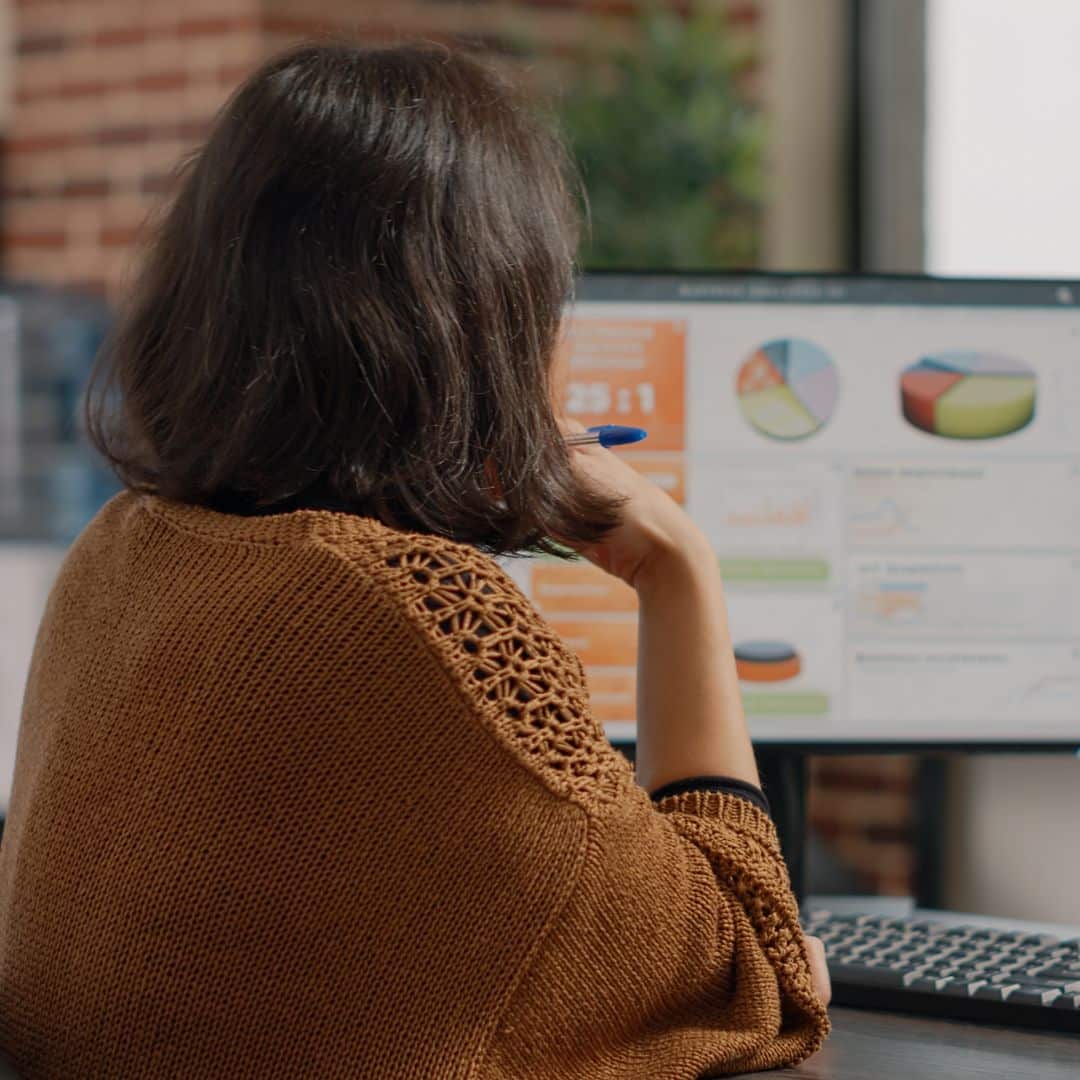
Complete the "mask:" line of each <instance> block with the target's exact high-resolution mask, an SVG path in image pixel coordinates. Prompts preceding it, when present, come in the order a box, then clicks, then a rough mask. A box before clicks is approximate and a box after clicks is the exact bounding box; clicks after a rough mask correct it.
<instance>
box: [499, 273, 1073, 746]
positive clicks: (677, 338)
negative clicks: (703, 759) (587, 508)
mask: <svg viewBox="0 0 1080 1080" xmlns="http://www.w3.org/2000/svg"><path fill="white" fill-rule="evenodd" d="M557 364H558V368H557V370H558V372H559V383H560V385H561V388H562V389H561V390H560V393H561V394H562V395H563V403H562V404H563V407H564V409H565V411H566V412H567V414H569V415H570V416H573V417H575V418H576V419H578V420H580V421H581V422H582V423H583V424H585V425H586V426H591V425H594V424H601V423H619V424H629V425H634V426H639V427H643V428H646V429H647V430H648V432H649V436H648V439H647V440H646V441H644V442H642V443H640V444H636V445H634V446H633V447H629V448H627V449H625V450H618V451H613V452H618V453H620V454H622V455H623V456H624V457H625V459H626V460H627V461H628V462H630V463H631V464H632V465H633V466H634V467H635V468H637V469H639V470H640V471H641V472H643V473H645V474H646V475H648V476H649V477H650V478H651V479H652V480H653V481H654V482H656V483H657V484H659V485H660V486H661V487H663V488H664V489H665V490H666V491H667V492H668V493H669V494H670V495H671V496H672V498H674V499H676V500H677V501H678V502H680V503H682V504H683V505H684V506H685V507H686V509H687V510H688V512H689V513H690V514H691V516H692V517H693V518H694V519H695V520H696V521H697V523H698V525H699V526H700V527H701V528H702V529H703V530H704V532H705V533H706V535H707V536H708V537H709V539H710V541H711V543H712V546H713V549H714V551H715V553H716V558H717V559H718V560H719V562H720V566H721V569H722V572H723V576H724V580H725V592H726V598H727V605H728V611H729V615H730V620H731V626H732V632H733V636H734V641H735V653H736V666H737V670H738V674H739V679H740V685H741V688H742V692H743V700H744V703H745V707H746V712H747V716H748V720H749V723H750V728H751V734H752V735H753V737H754V739H755V740H757V741H760V742H769V741H779V742H784V743H791V742H794V743H803V742H806V743H828V742H841V743H851V742H868V743H873V742H878V743H904V742H912V743H920V744H925V743H934V742H960V743H979V742H991V743H994V742H998V743H1017V742H1035V743H1039V742H1045V743H1065V742H1074V741H1075V742H1076V743H1077V744H1078V745H1080V284H1078V283H1069V282H1033V281H1027V282H1020V281H1017V282H976V281H969V282H963V281H955V282H949V281H944V280H934V279H919V278H912V279H906V278H896V279H889V278H831V277H821V278H801V277H800V278H785V277H769V276H767V275H760V276H741V275H739V276H734V275H730V276H729V275H716V276H695V275H655V276H652V275H648V276H645V275H619V274H602V275H587V276H586V277H585V278H584V279H583V280H582V281H581V282H580V283H579V289H578V295H577V299H576V301H575V303H574V305H573V308H572V309H570V310H569V311H568V313H567V319H566V322H565V326H564V335H563V341H562V345H561V348H560V353H559V357H558V361H557ZM508 568H509V569H510V572H511V573H512V574H513V575H514V577H515V578H516V579H517V580H518V582H519V584H521V586H522V587H523V588H524V590H525V591H526V593H527V594H528V595H529V596H530V598H531V599H532V601H533V602H534V604H536V606H537V607H538V608H539V610H540V611H541V613H542V614H543V615H544V616H545V618H546V619H547V620H548V621H549V622H550V623H551V624H552V626H553V627H554V628H555V629H556V630H557V631H558V632H559V633H560V634H561V635H562V636H563V638H564V639H565V640H566V641H567V642H568V643H569V644H570V645H571V646H572V647H573V648H574V649H575V650H576V651H577V652H578V654H579V655H580V656H581V658H582V661H583V663H584V664H585V668H586V673H587V677H588V682H589V690H590V696H591V700H592V705H593V710H594V712H595V714H596V715H597V716H598V718H599V719H600V720H601V721H602V722H603V723H604V725H605V728H606V730H607V733H608V735H609V737H611V738H612V739H614V740H616V741H618V740H624V739H631V738H633V734H634V707H635V702H634V696H635V695H634V686H635V661H636V634H637V624H636V599H635V596H634V593H633V591H632V590H631V589H630V588H628V587H626V586H624V585H622V584H621V583H619V582H617V581H615V580H613V579H611V578H608V577H607V576H606V575H604V574H603V573H602V572H601V571H600V570H598V569H595V568H594V567H592V566H591V565H589V564H587V563H584V562H581V561H576V562H564V561H559V560H548V559H512V560H509V561H508Z"/></svg>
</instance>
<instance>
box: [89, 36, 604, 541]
mask: <svg viewBox="0 0 1080 1080" xmlns="http://www.w3.org/2000/svg"><path fill="white" fill-rule="evenodd" d="M573 175H574V174H573V170H572V169H571V167H570V166H569V163H568V156H567V155H566V153H565V152H564V150H563V148H562V146H561V144H560V141H559V139H558V138H557V136H556V135H555V134H554V133H553V131H551V130H550V129H549V127H548V126H547V125H546V124H545V123H543V122H541V121H540V120H539V119H538V118H536V117H535V116H534V115H532V114H530V113H529V112H528V111H527V110H526V109H525V108H524V107H523V105H522V104H521V102H520V101H519V100H518V98H517V97H516V95H515V94H514V93H513V92H512V91H511V90H510V89H509V88H508V87H507V86H506V85H505V84H504V83H503V82H502V81H501V80H500V79H499V78H497V77H496V76H495V75H494V74H493V73H492V72H490V71H488V70H487V69H485V68H484V67H482V66H481V65H480V64H478V63H476V62H475V61H473V60H471V59H469V58H467V57H465V56H463V55H461V54H458V53H456V52H454V51H451V50H447V49H443V48H438V47H428V46H410V47H396V48H385V49H365V48H360V47H358V46H356V45H353V44H351V43H348V42H342V41H332V42H326V43H321V42H320V43H315V44H306V45H303V46H300V47H298V48H294V49H291V50H289V51H287V52H285V53H283V54H281V55H278V56H276V57H274V58H272V59H270V60H269V61H268V62H266V63H265V64H264V65H263V66H262V67H261V68H260V69H259V70H258V71H256V72H255V73H254V74H253V75H251V76H250V77H249V78H248V79H247V80H246V81H245V82H244V84H243V85H242V86H240V87H239V89H238V90H237V91H236V92H235V93H234V94H233V95H232V97H231V98H230V99H229V101H228V102H227V103H226V104H225V106H224V107H223V108H222V109H221V111H220V113H219V114H218V117H217V119H216V121H215V123H214V125H213V128H212V130H211V132H210V134H209V136H208V138H207V140H206V142H205V144H204V145H203V146H202V147H201V148H200V149H199V150H198V151H197V152H196V153H195V154H194V155H193V156H192V157H191V158H190V159H189V160H188V161H187V162H186V164H185V165H184V166H183V167H182V169H181V172H180V176H179V185H178V190H177V194H176V195H175V198H174V199H173V201H172V202H171V204H170V205H169V207H168V208H167V210H166V211H165V213H164V214H163V216H162V217H161V219H160V221H159V223H158V224H157V226H156V228H155V230H154V232H153V234H152V236H151V240H150V244H149V247H148V250H147V252H146V255H145V261H144V263H143V265H142V268H141V272H140V274H139V276H138V278H137V279H136V282H135V285H134V288H133V291H132V294H131V297H130V300H129V302H128V304H127V306H126V309H125V310H124V311H122V312H121V315H120V317H119V318H118V321H117V323H116V325H115V328H114V331H113V332H112V334H111V335H110V337H109V340H108V341H107V342H106V344H105V347H104V348H103V350H102V353H101V355H100V356H99V358H98V362H97V364H96V367H95V371H94V374H93V377H92V380H91V385H90V389H89V393H88V395H87V403H86V420H87V427H88V430H89V433H90V436H91V439H92V440H93V442H94V444H95V446H96V447H97V448H98V449H99V450H100V451H101V452H102V453H103V454H104V455H105V457H106V458H107V459H108V460H109V462H111V464H112V466H113V468H114V469H115V470H116V472H117V474H118V475H119V476H120V478H121V480H122V481H123V482H124V483H125V484H126V485H127V486H128V487H129V488H132V489H133V490H136V491H143V492H150V493H154V494H158V495H161V496H162V497H165V498H170V499H175V500H180V501H184V502H189V503H196V504H201V505H206V506H209V507H211V508H216V509H223V510H228V511H233V512H239V513H266V512H276V511H285V510H288V509H293V508H296V507H300V506H316V507H318V506H321V507H326V508H331V509H338V510H345V511H349V512H355V513H359V514H365V515H371V516H376V517H379V518H381V519H382V520H384V521H386V522H387V523H388V524H391V525H393V526H395V527H400V528H411V529H415V530H419V531H422V532H429V533H434V534H439V535H443V536H447V537H450V538H452V539H455V540H461V541H465V542H468V543H473V544H476V545H477V546H479V547H481V548H483V549H485V550H489V551H493V552H508V551H521V550H526V549H535V548H540V549H543V550H548V551H552V552H553V553H558V552H559V550H560V549H559V545H558V544H557V543H553V542H552V538H557V540H558V541H562V542H566V543H570V544H575V543H588V542H592V541H595V540H596V539H598V538H599V537H601V536H602V535H603V534H604V533H605V532H606V531H607V530H609V529H610V528H611V527H613V526H614V524H616V522H617V519H618V505H619V501H618V499H616V498H614V497H612V496H611V495H609V494H607V493H601V492H598V491H595V490H593V489H592V488H590V487H589V486H588V485H587V484H586V483H585V482H583V481H582V480H581V479H580V476H579V474H578V473H576V472H575V471H574V470H573V469H572V467H571V463H570V458H569V454H568V452H567V450H566V448H565V445H564V442H563V439H562V438H561V435H560V430H559V427H558V425H557V421H556V416H555V411H554V408H553V405H552V401H551V389H552V378H551V366H552V358H553V354H554V351H555V348H556V344H557V337H558V334H559V326H560V321H561V313H562V308H563V305H564V303H565V302H566V301H567V300H568V298H569V297H570V294H571V290H572V282H573V264H574V253H575V249H576V241H577V233H578V217H577V202H576V199H575V195H574V191H575V189H574V182H573V179H572V178H573Z"/></svg>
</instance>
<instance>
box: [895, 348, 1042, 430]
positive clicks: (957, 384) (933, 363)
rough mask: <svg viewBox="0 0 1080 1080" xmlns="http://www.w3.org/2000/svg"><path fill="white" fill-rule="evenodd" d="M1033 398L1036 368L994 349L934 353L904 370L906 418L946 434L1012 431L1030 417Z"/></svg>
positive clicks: (902, 398)
mask: <svg viewBox="0 0 1080 1080" xmlns="http://www.w3.org/2000/svg"><path fill="white" fill-rule="evenodd" d="M1035 399H1036V380H1035V372H1034V371H1033V370H1032V369H1031V368H1030V367H1029V366H1028V365H1027V364H1025V363H1024V362H1023V361H1021V360H1016V359H1013V358H1012V357H1009V356H1000V355H997V354H994V353H984V352H974V351H965V350H956V351H952V352H941V353H934V354H932V355H930V356H924V357H923V358H922V359H921V360H920V361H919V362H918V363H917V364H912V365H911V366H910V367H907V368H905V369H904V371H903V372H902V373H901V375H900V408H901V410H902V411H903V414H904V419H905V420H907V422H908V423H909V424H911V425H912V427H916V428H918V429H919V430H920V431H925V432H928V433H929V434H931V435H939V436H941V437H942V438H945V439H997V438H1000V437H1001V436H1002V435H1011V434H1012V433H1013V432H1014V431H1019V430H1020V429H1021V428H1023V427H1026V426H1027V425H1028V424H1029V423H1030V422H1031V418H1032V417H1033V416H1034V415H1035Z"/></svg>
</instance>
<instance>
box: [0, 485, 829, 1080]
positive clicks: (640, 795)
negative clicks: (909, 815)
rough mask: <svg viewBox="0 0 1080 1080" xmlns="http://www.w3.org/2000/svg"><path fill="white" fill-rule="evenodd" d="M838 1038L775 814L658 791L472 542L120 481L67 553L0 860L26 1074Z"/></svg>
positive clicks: (655, 1071) (729, 1050)
mask: <svg viewBox="0 0 1080 1080" xmlns="http://www.w3.org/2000/svg"><path fill="white" fill-rule="evenodd" d="M827 1029H828V1021H827V1018H826V1014H825V1011H824V1009H823V1008H822V1006H821V1005H820V1003H819V1002H818V1000H817V998H816V997H815V995H814V993H813V991H812V989H811V983H810V975H809V969H808V965H807V956H806V951H805V946H804V944H803V939H802V935H801V932H800V929H799V925H798V916H797V910H796V906H795V902H794V900H793V898H792V895H791V892H790V891H789V885H788V878H787V873H786V870H785V868H784V864H783V862H782V860H781V857H780V852H779V849H778V847H777V840H776V834H775V831H774V828H773V825H772V823H771V821H770V819H769V818H768V816H767V815H766V814H764V813H762V812H761V811H760V810H759V809H757V807H755V806H754V805H753V804H752V803H751V802H749V801H747V800H744V799H741V798H739V797H738V796H736V795H731V794H724V793H718V792H715V791H713V792H709V791H692V792H690V793H686V794H682V795H676V796H672V797H669V798H666V799H663V800H662V801H661V802H659V803H658V804H657V803H654V802H653V801H651V800H650V798H649V796H648V795H647V793H646V792H645V791H643V790H642V789H641V788H640V787H638V786H637V785H636V784H635V782H634V778H633V774H632V771H631V769H630V767H629V765H628V764H627V763H626V762H625V759H624V758H623V757H622V756H621V755H620V754H618V753H617V752H616V751H615V750H613V749H612V747H611V746H610V745H609V744H608V743H607V742H606V741H605V739H604V736H603V733H602V731H601V729H600V727H599V726H598V724H597V723H596V721H595V720H593V718H592V717H591V715H590V713H589V703H588V695H587V691H586V687H585V682H584V678H583V674H582V670H581V665H580V663H579V661H578V660H577V658H576V657H575V656H574V655H573V654H572V653H571V652H570V651H569V650H568V649H567V647H566V646H565V645H564V644H563V643H562V642H561V641H560V640H559V638H558V637H557V636H556V635H555V634H554V633H553V632H552V630H551V629H550V628H549V627H547V626H546V625H545V623H544V622H543V620H542V619H541V618H540V617H539V615H538V614H537V613H536V612H535V611H534V610H533V609H532V608H531V606H530V605H529V603H528V601H527V600H526V599H525V597H524V596H523V595H522V594H521V593H520V592H519V590H518V589H517V588H516V586H515V585H514V584H513V582H512V581H511V580H510V579H509V577H507V575H506V574H505V573H503V571H502V570H501V569H500V568H499V567H498V565H497V564H496V563H495V562H494V561H493V560H491V559H490V558H488V557H486V556H484V555H482V554H480V553H478V552H477V551H476V550H474V549H473V548H471V547H468V546H465V545H461V544H456V543H452V542H449V541H446V540H442V539H436V538H433V537H430V536H422V535H418V534H415V533H405V532H399V531H395V530H392V529H390V528H388V527H386V526H384V525H382V524H379V523H378V522H375V521H372V520H368V519H365V518H359V517H355V516H350V515H346V514H339V513H332V512H329V511H315V510H299V511H294V512H292V513H287V514H278V515H270V516H265V517H240V516H235V515H227V514H220V513H216V512H213V511H210V510H206V509H203V508H198V507H193V506H187V505H182V504H177V503H172V502H167V501H165V500H162V499H159V498H156V497H152V496H136V495H133V494H130V493H124V494H121V495H118V496H116V497H115V498H114V499H113V500H112V501H110V502H109V503H108V504H107V505H106V507H105V508H104V509H103V510H102V511H101V512H100V513H99V515H98V516H97V517H96V518H95V520H94V521H93V522H92V523H91V524H90V525H89V526H88V528H87V529H86V530H85V531H84V533H83V534H82V536H81V537H80V538H79V539H78V540H77V541H76V543H75V544H74V545H73V547H72V549H71V551H70V552H69V554H68V556H67V559H66V562H65V564H64V566H63V568H62V570H61V573H60V576H59V578H58V580H57V582H56V585H55V587H54V589H53V591H52V594H51V596H50V599H49V603H48V607H47V610H46V613H45V617H44V620H43V622H42V625H41V629H40V632H39V635H38V640H37V645H36V648H35V652H34V657H33V663H32V666H31V670H30V675H29V682H28V685H27V688H26V697H25V704H24V711H23V718H22V728H21V732H20V736H19V745H18V758H17V764H16V769H15V781H14V788H13V792H12V798H11V806H10V813H9V817H8V822H7V828H6V831H5V832H4V836H3V844H2V848H0V1051H2V1052H3V1053H4V1054H6V1055H7V1056H8V1057H9V1058H10V1059H11V1060H12V1061H13V1062H14V1064H15V1065H16V1067H19V1068H21V1070H22V1071H23V1072H24V1073H25V1075H26V1076H28V1077H49V1078H67V1077H71V1078H78V1080H87V1078H90V1077H107V1078H109V1080H126V1078H129V1077H151V1078H163V1077H184V1078H187V1080H193V1078H198V1077H214V1078H239V1077H258V1078H260V1080H261V1078H268V1077H319V1078H322V1077H350V1078H355V1077H372V1078H378V1080H382V1078H389V1080H393V1078H398V1077H402V1078H405V1077H409V1078H413V1077H415V1078H424V1080H427V1078H443V1077H446V1078H458V1077H460V1078H465V1077H469V1078H473V1080H506V1078H511V1077H513V1078H519V1077H528V1078H533V1077H535V1078H537V1080H564V1078H565V1080H571V1078H573V1080H586V1078H588V1080H606V1078H616V1077H618V1078H628V1080H629V1078H633V1080H686V1078H690V1077H705V1076H720V1075H726V1074H729V1073H733V1072H739V1071H749V1070H754V1069H762V1068H768V1067H771V1066H778V1065H785V1064H790V1063H793V1062H797V1061H799V1060H800V1059H802V1058H804V1057H806V1056H807V1055H808V1054H810V1053H811V1052H812V1051H814V1050H815V1049H816V1048H817V1047H818V1046H819V1045H820V1044H821V1041H822V1039H823V1038H824V1036H825V1034H826V1031H827Z"/></svg>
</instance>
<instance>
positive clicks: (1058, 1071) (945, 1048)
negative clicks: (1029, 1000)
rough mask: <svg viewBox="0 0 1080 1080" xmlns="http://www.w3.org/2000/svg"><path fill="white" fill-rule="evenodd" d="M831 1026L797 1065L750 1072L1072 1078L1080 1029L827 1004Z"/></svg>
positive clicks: (801, 1078)
mask: <svg viewBox="0 0 1080 1080" xmlns="http://www.w3.org/2000/svg"><path fill="white" fill-rule="evenodd" d="M830 1014H831V1015H832V1021H833V1031H832V1035H830V1036H829V1040H828V1042H826V1043H825V1046H824V1048H823V1049H822V1050H821V1052H820V1053H818V1054H815V1055H814V1056H813V1057H812V1058H810V1059H809V1060H808V1061H805V1062H803V1064H802V1065H800V1066H799V1067H798V1068H797V1069H781V1070H779V1071H774V1072H760V1073H749V1074H747V1075H748V1076H753V1077H756V1078H758V1080H779V1078H780V1077H789V1078H790V1080H937V1078H938V1077H945V1078H947V1080H1029V1078H1030V1080H1077V1078H1078V1077H1080V1035H1055V1034H1049V1033H1047V1032H1042V1031H1025V1030H1021V1029H1019V1028H999V1027H992V1026H989V1025H985V1024H971V1023H967V1022H964V1021H959V1020H936V1019H930V1018H928V1017H922V1016H900V1015H899V1014H894V1013H879V1012H869V1011H864V1010H862V1009H843V1008H836V1009H831V1010H830Z"/></svg>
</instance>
